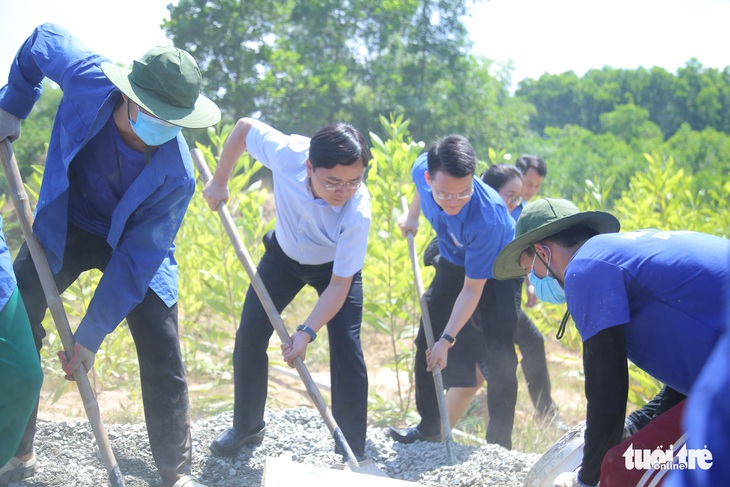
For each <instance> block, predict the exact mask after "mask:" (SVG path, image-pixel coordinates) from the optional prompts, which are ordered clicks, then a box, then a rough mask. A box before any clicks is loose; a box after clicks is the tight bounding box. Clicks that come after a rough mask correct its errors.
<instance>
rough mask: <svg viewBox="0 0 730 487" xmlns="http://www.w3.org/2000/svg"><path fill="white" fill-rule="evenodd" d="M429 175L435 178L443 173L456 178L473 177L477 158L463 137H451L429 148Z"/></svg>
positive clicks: (467, 140)
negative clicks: (437, 174)
mask: <svg viewBox="0 0 730 487" xmlns="http://www.w3.org/2000/svg"><path fill="white" fill-rule="evenodd" d="M427 160H428V174H430V175H431V177H432V178H433V177H434V176H435V174H436V172H437V171H443V172H445V173H446V174H448V175H449V176H452V177H455V178H464V177H467V176H473V175H474V172H475V171H476V168H477V156H476V154H475V153H474V149H473V148H472V147H471V144H470V143H469V139H467V138H466V137H464V136H463V135H449V136H446V137H444V138H443V139H441V140H440V141H438V142H436V143H435V144H432V145H431V147H429V148H428V159H427Z"/></svg>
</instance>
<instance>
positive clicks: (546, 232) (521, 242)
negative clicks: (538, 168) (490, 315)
mask: <svg viewBox="0 0 730 487" xmlns="http://www.w3.org/2000/svg"><path fill="white" fill-rule="evenodd" d="M580 224H583V225H587V226H589V227H590V228H593V229H594V230H596V231H597V232H598V233H614V232H618V231H619V229H620V228H621V224H620V223H619V222H618V220H617V219H616V217H614V216H613V215H611V214H610V213H606V212H604V211H580V210H579V209H578V207H577V206H575V205H574V204H573V203H571V202H570V201H568V200H562V199H554V198H543V199H541V200H537V201H535V202H534V203H530V204H529V205H527V206H526V207H525V209H524V211H523V212H522V215H520V218H519V220H517V227H516V229H515V239H514V240H513V241H511V242H510V243H509V244H507V245H506V246H505V247H504V248H503V249H502V251H501V252H500V253H499V255H497V258H496V259H495V261H494V265H493V266H492V274H493V275H494V277H495V278H496V279H514V278H516V277H522V276H524V275H525V270H524V269H523V268H522V267H520V255H522V252H524V251H525V250H526V249H528V248H530V246H531V245H532V244H534V243H535V242H539V241H541V240H544V239H546V238H547V237H550V236H551V235H555V234H556V233H558V232H561V231H563V230H565V229H566V228H570V227H572V226H575V225H580Z"/></svg>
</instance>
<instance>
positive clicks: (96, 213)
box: [0, 24, 220, 487]
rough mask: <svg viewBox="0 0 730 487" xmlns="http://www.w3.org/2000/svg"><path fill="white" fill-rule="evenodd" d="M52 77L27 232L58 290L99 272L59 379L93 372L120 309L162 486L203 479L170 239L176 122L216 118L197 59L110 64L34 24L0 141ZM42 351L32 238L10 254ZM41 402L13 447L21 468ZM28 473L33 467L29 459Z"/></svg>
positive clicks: (165, 52) (181, 187)
mask: <svg viewBox="0 0 730 487" xmlns="http://www.w3.org/2000/svg"><path fill="white" fill-rule="evenodd" d="M44 77H48V78H50V79H51V80H52V81H54V82H55V83H56V84H58V86H60V87H61V89H62V90H63V98H62V100H61V103H60V105H59V107H58V113H57V114H56V120H55V122H54V124H53V129H52V132H51V140H50V143H49V147H48V155H47V159H46V166H45V172H44V175H43V183H42V185H41V189H40V194H39V198H38V204H37V206H36V216H35V222H34V224H33V231H34V233H35V234H36V236H37V237H38V238H39V240H40V242H41V244H42V245H43V247H44V248H45V251H46V256H47V258H48V262H49V264H50V266H51V269H52V271H53V273H54V277H55V281H56V285H57V286H58V289H59V291H61V292H63V291H64V290H65V289H66V288H68V287H69V286H70V285H71V284H72V283H73V282H74V281H75V280H76V278H77V277H78V276H79V275H80V274H81V273H82V272H84V271H87V270H89V269H99V270H101V271H102V272H103V276H102V278H101V280H100V281H99V285H98V287H97V288H96V290H95V292H94V296H93V298H92V299H91V302H90V303H89V306H88V310H87V312H86V314H85V316H84V317H83V318H82V320H81V323H79V325H78V328H77V329H76V332H75V334H74V339H75V341H76V345H75V349H74V354H73V356H72V357H67V356H66V355H65V354H63V353H61V354H60V358H61V361H62V364H63V368H64V371H65V372H66V374H67V378H70V377H72V374H73V372H74V371H75V370H76V369H77V368H78V366H79V364H81V363H83V364H84V366H85V368H86V370H87V371H88V370H90V369H91V367H92V366H93V363H94V356H95V354H96V352H97V351H98V349H99V347H100V345H101V343H102V341H103V340H104V338H105V337H106V335H107V334H109V333H111V332H112V331H114V329H115V328H116V327H117V325H119V323H120V322H121V321H122V320H123V319H124V318H125V317H126V320H127V324H128V325H129V330H130V332H131V333H132V338H133V339H134V343H135V346H136V348H137V356H138V359H139V366H140V379H141V384H142V400H143V402H144V409H145V419H146V422H147V431H148V434H149V439H150V449H151V451H152V455H153V457H154V459H155V463H156V465H157V468H158V471H159V473H160V475H161V477H162V482H163V484H164V485H165V486H172V485H174V486H175V487H183V486H184V487H192V486H198V485H202V484H199V483H198V482H197V481H196V480H194V479H193V478H192V477H191V476H190V473H191V463H192V459H191V456H192V445H191V440H190V417H189V416H190V415H189V411H188V389H187V381H186V379H185V370H184V367H183V361H182V356H181V353H180V343H179V338H178V317H177V263H176V262H175V258H174V256H173V253H174V249H175V245H174V243H173V240H174V238H175V235H176V234H177V231H178V229H179V227H180V223H181V222H182V219H183V215H184V214H185V211H186V209H187V207H188V203H189V202H190V198H191V197H192V195H193V192H194V190H195V177H194V174H193V167H192V159H191V157H190V153H189V150H188V146H187V144H186V142H185V139H184V138H183V136H182V133H181V131H182V129H183V128H184V127H185V128H204V127H208V126H211V125H215V124H216V123H218V121H219V120H220V110H219V109H218V107H217V106H216V105H215V103H213V102H212V101H211V100H209V99H207V98H206V97H205V96H203V95H201V94H200V88H201V83H202V79H201V76H200V71H199V69H198V66H197V64H196V63H195V60H194V59H193V58H192V56H190V54H188V53H187V52H186V51H183V50H180V49H176V48H173V47H157V48H153V49H151V50H150V51H148V52H147V53H146V54H144V55H143V56H142V57H141V58H139V59H138V60H136V61H135V62H134V64H133V66H132V69H128V68H124V67H120V66H117V65H114V64H112V63H110V62H109V60H108V59H107V58H105V57H103V56H100V55H98V54H96V53H94V52H92V51H91V50H89V49H88V48H87V47H86V46H84V45H83V44H82V43H81V42H80V41H79V40H78V39H76V38H74V37H73V36H72V35H71V34H70V33H69V32H67V31H66V30H64V29H62V28H61V27H58V26H56V25H53V24H43V25H41V26H39V27H37V28H36V29H35V30H34V31H33V33H32V35H31V36H30V37H29V38H28V39H27V40H26V41H25V43H24V44H23V45H22V46H21V48H20V50H19V51H18V53H17V55H16V57H15V60H14V62H13V65H12V67H11V69H10V77H9V80H8V84H7V85H5V86H4V87H3V88H2V89H1V90H0V139H4V138H9V139H10V140H11V141H13V140H15V139H16V138H18V136H19V135H20V120H21V119H23V118H25V117H27V116H28V114H29V113H30V111H31V109H32V108H33V105H34V103H35V102H36V101H37V100H38V98H39V97H40V95H41V92H42V90H43V85H42V83H43V78H44ZM14 269H15V274H16V276H17V279H18V288H19V289H20V294H21V296H22V298H23V301H24V302H25V307H26V310H27V312H28V318H29V320H30V324H31V326H32V328H33V333H34V336H35V341H36V347H37V348H38V350H40V348H41V346H42V340H43V337H44V336H45V330H44V329H43V326H42V324H41V321H42V320H43V316H44V314H45V312H46V308H47V304H46V299H45V296H44V294H43V290H42V287H41V283H40V280H39V277H38V274H37V272H36V269H35V266H34V264H33V260H32V258H31V257H30V254H29V252H28V247H27V245H26V244H23V246H22V248H21V249H20V251H19V253H18V256H17V257H16V259H15V263H14ZM36 416H37V408H36V411H35V412H34V413H33V415H32V417H31V419H30V421H29V422H28V427H27V429H26V433H25V436H24V437H23V440H22V441H21V443H20V446H19V447H18V450H17V451H16V455H15V457H16V459H17V460H18V461H19V462H18V468H19V469H20V468H22V469H26V467H27V465H26V463H27V462H30V461H31V459H32V457H33V456H34V453H33V438H34V436H35V423H36ZM26 473H27V474H28V475H30V474H32V470H31V469H26Z"/></svg>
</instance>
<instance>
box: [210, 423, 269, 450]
mask: <svg viewBox="0 0 730 487" xmlns="http://www.w3.org/2000/svg"><path fill="white" fill-rule="evenodd" d="M265 431H266V425H264V426H263V427H262V428H261V429H260V430H259V431H257V432H256V433H251V434H250V435H242V434H240V433H239V432H238V431H236V430H235V429H233V428H228V429H227V430H225V431H224V432H223V433H221V434H219V435H218V436H217V437H216V439H215V440H213V442H212V443H211V444H210V449H211V450H213V453H217V454H218V455H230V454H231V453H235V452H236V451H238V450H239V449H240V448H241V447H242V446H244V445H258V444H259V443H261V442H262V441H263V439H264V432H265Z"/></svg>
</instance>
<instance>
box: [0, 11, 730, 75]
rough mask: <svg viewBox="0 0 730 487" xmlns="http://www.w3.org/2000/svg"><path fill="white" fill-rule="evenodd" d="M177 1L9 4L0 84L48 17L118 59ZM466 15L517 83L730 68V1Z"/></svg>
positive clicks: (143, 43) (134, 51)
mask: <svg viewBox="0 0 730 487" xmlns="http://www.w3.org/2000/svg"><path fill="white" fill-rule="evenodd" d="M176 1H177V0H125V1H124V2H119V1H118V0H112V1H110V0H3V4H4V5H3V6H2V8H1V9H0V12H1V15H0V85H1V84H4V82H5V80H6V79H7V73H8V70H9V67H10V63H11V61H12V58H13V56H14V55H15V52H16V51H17V49H18V47H20V44H21V43H22V42H23V40H25V39H26V37H27V36H28V35H29V34H30V33H31V31H32V30H33V28H34V27H35V26H36V25H38V24H40V23H42V22H46V21H51V22H55V23H57V24H60V25H62V26H64V27H66V28H67V29H68V30H70V31H71V32H73V33H74V34H75V35H76V36H78V37H79V38H81V39H82V40H83V41H84V42H85V43H86V44H87V45H88V46H89V47H91V48H92V49H95V50H96V51H97V52H100V53H102V54H104V55H106V56H107V57H109V58H110V59H111V60H112V61H114V62H120V63H125V64H130V63H131V61H132V60H133V59H135V58H137V57H139V56H141V55H142V54H144V52H146V51H147V50H148V49H149V48H150V47H153V46H156V45H170V44H171V42H170V41H169V40H168V39H166V38H165V35H164V33H163V32H162V30H161V29H160V27H159V26H160V23H161V21H162V19H163V18H166V17H167V14H168V11H167V8H166V7H167V5H168V4H169V3H171V2H176ZM472 12H473V18H472V19H469V20H468V21H467V24H468V26H469V27H470V30H471V32H472V39H473V41H474V42H475V46H474V47H475V49H474V50H475V53H476V54H480V55H483V56H486V57H488V58H490V59H493V60H495V61H497V62H500V63H504V62H508V61H510V60H511V61H512V63H513V68H514V70H513V82H515V83H516V82H517V81H519V80H520V79H522V78H525V77H530V78H537V77H539V76H540V75H541V74H543V73H545V72H548V73H553V74H558V73H562V72H565V71H568V70H573V71H575V72H576V73H577V74H578V75H583V74H584V73H585V72H586V71H587V70H588V69H590V68H598V69H600V68H602V67H603V66H611V67H614V68H628V69H633V68H636V67H638V66H644V67H647V68H649V67H652V66H662V67H664V68H665V69H667V70H668V71H670V72H672V73H674V72H676V70H677V68H680V67H682V66H684V65H685V63H686V62H687V61H688V60H689V59H690V58H692V57H695V58H697V59H698V60H699V61H700V62H701V63H702V65H703V66H705V67H715V68H719V69H722V68H724V67H726V66H729V65H730V51H729V50H728V42H727V29H728V24H729V22H730V0H610V1H609V0H489V1H484V0H482V2H481V3H480V4H479V5H476V6H475V7H473V9H472Z"/></svg>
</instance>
